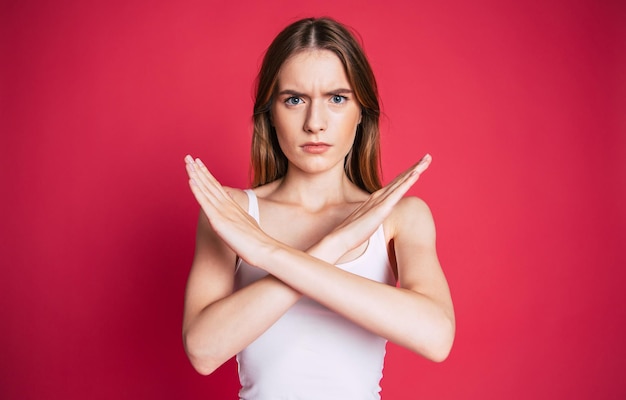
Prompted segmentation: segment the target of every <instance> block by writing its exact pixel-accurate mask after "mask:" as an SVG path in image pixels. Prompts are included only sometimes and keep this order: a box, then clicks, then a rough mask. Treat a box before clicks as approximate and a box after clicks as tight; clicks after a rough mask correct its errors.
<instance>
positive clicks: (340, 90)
mask: <svg viewBox="0 0 626 400" xmlns="http://www.w3.org/2000/svg"><path fill="white" fill-rule="evenodd" d="M352 93H353V91H352V89H345V88H338V89H335V90H331V91H328V92H326V93H324V95H325V96H329V95H333V94H352ZM286 94H288V95H291V96H298V97H302V96H306V94H304V93H300V92H298V91H296V90H291V89H285V90H281V91H280V92H278V95H279V96H282V95H286Z"/></svg>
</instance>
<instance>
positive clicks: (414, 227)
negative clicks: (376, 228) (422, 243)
mask: <svg viewBox="0 0 626 400" xmlns="http://www.w3.org/2000/svg"><path fill="white" fill-rule="evenodd" d="M385 231H386V232H387V233H388V236H387V237H389V238H395V237H397V236H398V235H407V234H408V235H411V236H414V237H419V238H421V239H422V240H434V235H435V223H434V221H433V216H432V213H431V212H430V208H429V207H428V204H426V202H425V201H424V200H422V199H420V198H419V197H415V196H407V197H404V198H402V200H400V201H399V202H398V204H396V206H395V207H394V209H393V211H392V212H391V214H390V215H389V218H387V220H386V221H385Z"/></svg>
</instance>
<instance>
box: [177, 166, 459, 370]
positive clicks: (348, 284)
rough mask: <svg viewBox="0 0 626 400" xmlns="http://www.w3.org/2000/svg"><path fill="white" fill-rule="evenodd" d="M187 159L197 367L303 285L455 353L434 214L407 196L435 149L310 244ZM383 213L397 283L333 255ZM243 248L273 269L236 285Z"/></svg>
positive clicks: (430, 354)
mask: <svg viewBox="0 0 626 400" xmlns="http://www.w3.org/2000/svg"><path fill="white" fill-rule="evenodd" d="M186 162H187V171H188V173H189V176H190V187H191V189H192V192H193V193H194V195H195V197H196V199H197V200H198V202H199V203H200V205H201V208H202V212H201V215H200V220H199V223H198V234H197V244H196V254H195V257H194V264H193V266H192V270H191V272H190V276H189V281H188V287H187V292H186V298H185V314H184V321H183V338H184V342H185V349H186V351H187V354H188V356H189V358H190V360H191V362H192V364H193V365H194V367H195V368H196V370H198V372H200V373H202V374H209V373H211V372H212V371H213V370H215V369H216V368H217V367H219V366H220V365H221V364H222V363H224V362H225V361H226V360H228V359H229V358H231V357H232V356H233V355H234V354H236V353H238V352H239V351H241V350H242V349H243V348H245V347H246V346H247V345H248V344H250V343H251V342H252V341H254V340H255V339H256V338H257V337H258V336H260V335H261V334H262V333H263V332H265V330H267V329H268V328H269V327H270V326H271V325H272V324H273V323H274V322H275V321H276V320H278V319H279V318H280V317H281V316H282V315H283V314H284V313H285V312H286V311H287V310H288V309H289V308H290V307H291V306H292V305H293V304H295V302H296V301H298V299H299V298H300V297H301V296H302V295H306V296H308V297H310V298H312V299H313V300H315V301H317V302H319V303H321V304H323V305H325V306H326V307H328V308H330V309H332V310H334V311H335V312H337V313H339V314H341V315H343V316H344V317H346V318H348V319H350V320H352V321H353V322H355V323H357V324H359V325H361V326H363V327H364V328H366V329H368V330H370V331H372V332H374V333H376V334H378V335H380V336H382V337H385V338H387V339H389V340H391V341H393V342H395V343H397V344H400V345H402V346H404V347H407V348H409V349H410V350H413V351H415V352H417V353H419V354H421V355H423V356H424V357H426V358H429V359H432V360H435V361H440V360H443V359H445V358H446V357H447V355H448V353H449V351H450V347H451V345H452V341H453V337H454V312H453V308H452V302H451V299H450V294H449V290H448V286H447V283H446V280H445V277H444V275H443V272H442V271H441V267H440V266H439V262H438V260H437V255H436V251H435V230H434V224H433V222H432V217H431V215H430V212H429V210H428V208H427V206H426V205H425V204H424V203H423V202H422V201H421V200H419V199H416V198H404V199H403V198H402V197H403V195H404V194H405V193H406V191H407V190H408V189H409V188H410V187H411V186H412V185H413V184H414V183H415V182H416V181H417V179H418V177H419V175H420V173H422V172H423V171H424V170H425V169H426V168H427V167H428V165H429V163H430V157H429V156H427V157H425V158H424V159H423V160H422V161H421V162H420V163H418V164H416V165H414V166H412V167H411V168H409V169H408V170H407V171H405V172H404V173H403V174H401V175H400V176H399V177H398V178H396V180H394V181H393V182H392V183H391V184H389V185H388V186H386V187H385V188H383V189H381V190H379V191H377V192H375V193H373V194H372V195H371V196H370V198H369V199H368V200H367V201H365V202H364V203H363V204H362V205H361V206H360V207H359V208H357V209H356V210H355V211H354V212H353V213H352V214H351V215H350V216H348V218H346V220H345V221H344V222H343V223H342V224H340V225H339V226H338V227H337V228H335V229H334V230H333V231H332V232H331V233H330V234H329V235H327V236H326V237H325V238H323V239H322V240H321V241H320V242H318V243H317V244H315V245H314V246H312V247H311V248H309V249H308V250H307V251H306V252H303V251H299V250H296V249H293V248H291V247H288V246H286V245H284V244H283V243H280V242H278V241H276V240H274V239H273V238H271V237H269V236H268V235H266V234H265V233H264V232H263V231H262V230H261V229H260V228H259V226H258V224H257V223H256V221H254V219H252V218H251V217H250V216H249V215H248V214H247V213H246V212H245V211H244V210H243V209H242V208H241V207H240V206H239V205H238V203H237V202H236V201H235V200H234V199H233V197H232V196H231V195H230V194H229V193H227V192H226V190H225V189H224V188H223V187H222V186H221V185H220V184H219V182H217V180H215V178H213V176H212V175H211V174H210V173H209V171H208V170H207V169H206V167H205V166H204V165H203V164H202V163H201V161H200V160H193V159H192V158H191V157H187V158H186ZM383 221H385V225H386V226H389V231H390V235H389V237H391V238H392V239H393V246H394V253H395V256H396V260H397V265H398V275H399V279H400V283H401V286H400V287H399V288H396V287H391V286H388V285H385V284H382V283H378V282H374V281H371V280H368V279H366V278H363V277H360V276H357V275H354V274H351V273H348V272H345V271H343V270H341V269H339V268H336V267H335V266H334V265H333V264H334V263H335V262H336V261H337V260H338V259H339V258H340V257H341V256H342V255H343V254H345V253H346V252H348V251H349V250H351V249H354V248H356V247H357V246H359V245H360V244H362V243H363V242H365V241H366V240H367V239H368V238H369V237H370V236H371V234H372V233H373V232H374V230H375V229H376V228H377V227H378V226H379V225H380V224H381V223H382V222H383ZM236 254H237V255H239V257H241V258H243V259H244V260H246V261H247V262H248V263H249V264H251V265H255V266H257V267H259V268H262V269H264V270H266V271H267V272H268V273H269V275H268V276H266V277H265V278H262V279H260V280H258V281H256V282H255V283H253V284H250V285H248V286H246V287H245V288H242V289H240V290H238V291H233V286H234V265H235V258H236Z"/></svg>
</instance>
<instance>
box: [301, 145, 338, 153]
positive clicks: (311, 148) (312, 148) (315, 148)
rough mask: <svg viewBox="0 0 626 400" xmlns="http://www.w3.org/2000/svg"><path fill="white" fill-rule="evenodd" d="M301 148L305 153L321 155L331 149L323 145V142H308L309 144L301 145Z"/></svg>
mask: <svg viewBox="0 0 626 400" xmlns="http://www.w3.org/2000/svg"><path fill="white" fill-rule="evenodd" d="M301 147H302V150H304V152H305V153H310V154H321V153H324V152H325V151H326V150H328V149H329V148H330V147H331V145H329V144H328V143H324V142H309V143H305V144H303V145H302V146H301Z"/></svg>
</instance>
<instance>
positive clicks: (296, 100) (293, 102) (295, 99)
mask: <svg viewBox="0 0 626 400" xmlns="http://www.w3.org/2000/svg"><path fill="white" fill-rule="evenodd" d="M285 104H287V105H288V106H297V105H298V104H302V99H301V98H299V97H293V96H292V97H289V98H288V99H286V100H285Z"/></svg>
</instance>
